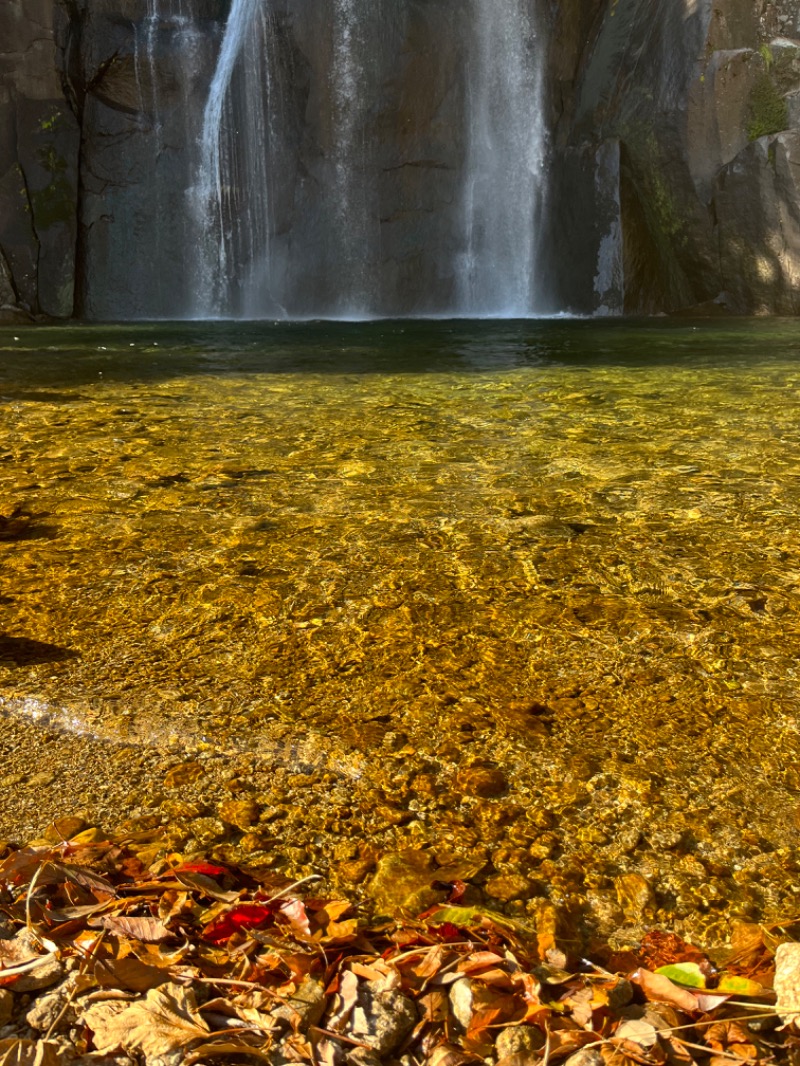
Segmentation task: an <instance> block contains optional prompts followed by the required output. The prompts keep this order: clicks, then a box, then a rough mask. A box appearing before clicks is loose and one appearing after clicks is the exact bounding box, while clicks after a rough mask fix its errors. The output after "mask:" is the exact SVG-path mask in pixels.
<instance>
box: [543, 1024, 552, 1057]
mask: <svg viewBox="0 0 800 1066" xmlns="http://www.w3.org/2000/svg"><path fill="white" fill-rule="evenodd" d="M544 1031H545V1041H544V1055H543V1056H542V1063H541V1066H550V1026H549V1025H548V1024H547V1022H545V1023H544Z"/></svg>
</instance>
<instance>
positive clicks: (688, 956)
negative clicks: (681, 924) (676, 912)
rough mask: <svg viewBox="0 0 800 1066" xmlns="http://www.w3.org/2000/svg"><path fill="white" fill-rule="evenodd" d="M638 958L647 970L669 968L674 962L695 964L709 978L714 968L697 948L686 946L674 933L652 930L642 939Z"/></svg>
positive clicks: (691, 945)
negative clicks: (661, 967)
mask: <svg viewBox="0 0 800 1066" xmlns="http://www.w3.org/2000/svg"><path fill="white" fill-rule="evenodd" d="M638 954H639V958H640V959H641V960H642V963H643V964H644V965H645V966H646V967H647V969H648V970H652V971H654V970H657V969H658V968H659V967H660V966H669V965H672V964H673V963H676V962H696V963H697V965H698V966H699V967H700V969H701V971H702V972H703V973H704V974H705V975H706V977H709V976H710V975H711V974H713V972H714V967H713V966H712V964H711V962H710V961H709V959H708V956H707V955H705V954H704V953H703V952H702V951H700V949H699V948H696V947H695V946H694V944H687V943H686V941H685V940H682V939H681V938H680V937H679V936H677V935H676V934H675V933H663V932H661V931H660V930H658V929H652V930H651V931H650V932H649V933H646V934H645V935H644V937H643V938H642V943H641V945H640V947H639V953H638Z"/></svg>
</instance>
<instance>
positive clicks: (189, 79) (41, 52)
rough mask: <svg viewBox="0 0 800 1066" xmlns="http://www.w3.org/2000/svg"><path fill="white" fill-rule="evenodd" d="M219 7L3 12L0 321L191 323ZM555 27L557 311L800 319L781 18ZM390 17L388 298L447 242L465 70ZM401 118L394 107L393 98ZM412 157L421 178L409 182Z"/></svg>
mask: <svg viewBox="0 0 800 1066" xmlns="http://www.w3.org/2000/svg"><path fill="white" fill-rule="evenodd" d="M310 2H311V0H302V2H301V3H299V4H297V5H294V6H293V8H292V10H294V9H295V8H297V9H298V10H301V11H302V10H305V8H307V7H308V5H309V3H310ZM229 6H230V0H159V3H158V5H154V4H153V3H152V0H4V2H3V3H2V4H0V42H2V43H1V44H0V47H1V48H2V52H0V316H5V317H6V318H9V317H25V316H28V315H30V316H36V315H46V316H50V317H55V318H59V317H62V318H63V317H69V316H70V315H72V314H78V315H82V316H85V317H88V318H93V319H114V318H126V317H159V316H170V315H175V314H176V310H180V309H182V308H185V307H186V306H187V304H188V302H189V300H190V296H191V293H190V291H189V290H190V289H191V286H192V284H193V280H192V272H191V270H190V269H189V268H188V264H190V261H191V260H192V257H193V256H194V255H195V251H196V249H194V248H193V246H192V237H191V221H192V220H191V212H190V210H189V209H188V207H187V202H186V199H187V190H188V189H189V187H190V186H191V182H192V180H193V179H192V173H193V166H194V162H195V159H194V153H195V152H196V145H197V140H198V134H199V124H200V121H201V119H202V112H203V107H204V100H205V94H206V92H207V89H208V85H209V82H210V79H211V76H212V73H213V70H214V65H215V62H216V57H217V54H218V51H219V46H220V40H221V35H222V32H223V28H224V24H225V19H226V17H227V14H228V10H229ZM278 6H279V7H282V8H283V7H285V5H283V4H279V5H278ZM401 9H402V14H401ZM156 11H157V15H156V14H155V12H156ZM286 12H289V8H288V7H286ZM286 12H284V15H283V16H281V18H282V22H281V25H282V26H284V27H288V28H287V29H286V32H287V33H289V31H290V29H291V27H290V21H291V20H290V18H289V15H288V14H286ZM546 14H547V18H548V22H549V40H550V50H549V60H548V63H549V67H548V70H549V76H548V108H549V118H550V128H551V131H552V133H551V136H552V146H551V162H550V168H549V169H550V177H551V180H550V188H549V194H548V202H547V209H546V212H545V214H546V222H545V232H544V234H543V242H544V246H545V255H544V257H543V263H544V267H545V273H546V279H545V281H546V286H547V290H548V302H549V304H550V305H551V306H552V307H553V308H554V309H564V308H567V309H570V310H574V311H579V312H584V313H596V312H600V313H608V314H619V313H658V312H662V311H666V312H671V311H678V310H685V309H690V308H696V309H699V310H701V311H702V310H708V311H720V310H729V311H734V312H741V313H772V314H788V315H793V314H798V313H800V8H799V7H798V5H797V3H796V0H551V2H550V4H549V7H548V10H547V12H546ZM387 18H388V19H389V24H388V26H385V27H384V29H383V31H382V32H384V31H385V33H386V37H385V38H384V43H383V44H382V46H381V47H388V45H387V44H386V42H387V41H388V42H389V43H390V44H391V47H392V53H393V55H394V54H395V53H396V59H395V60H393V61H392V63H391V64H390V65H389V68H387V69H391V80H392V85H391V93H389V92H388V91H384V90H386V89H387V87H386V86H383V87H381V86H378V87H376V106H375V112H374V119H375V121H374V135H375V138H376V139H377V141H378V142H380V150H379V151H376V152H375V159H376V160H377V162H376V167H377V168H378V171H379V173H377V172H376V181H377V182H379V184H380V188H381V195H382V196H383V197H384V198H385V203H387V204H389V206H390V208H391V211H390V212H389V213H388V214H387V218H389V217H390V218H391V224H390V225H388V226H387V233H391V241H390V243H389V244H388V245H387V247H386V249H385V258H386V261H385V262H384V263H382V264H381V270H382V276H383V278H384V284H385V285H388V286H389V287H390V288H392V287H397V288H398V289H399V288H401V287H402V286H405V285H419V283H420V282H419V270H418V269H415V267H414V262H415V259H414V248H415V247H416V245H417V244H419V242H422V241H425V240H429V239H430V238H431V234H434V235H436V234H438V236H436V239H437V240H438V239H441V240H446V239H447V229H448V224H447V217H448V212H452V189H451V186H452V182H453V174H454V171H455V170H456V169H457V167H458V165H459V155H458V151H457V150H456V149H454V147H453V145H452V144H450V143H449V142H448V136H447V131H448V129H449V128H451V127H452V125H453V123H454V122H455V121H457V119H458V108H459V103H458V100H459V93H458V91H455V89H454V86H455V88H457V85H456V83H457V82H458V79H459V77H460V75H459V62H460V60H459V56H458V55H456V54H454V53H453V52H452V50H451V51H448V47H447V40H448V33H447V32H446V31H447V25H448V19H449V18H451V15H450V14H448V5H447V4H444V3H442V2H441V0H402V2H400V0H398V4H397V7H396V8H393V9H392V14H391V17H389V16H387ZM291 36H292V41H291V47H290V48H287V51H286V56H287V60H286V62H287V63H289V64H290V65H291V69H292V71H293V72H294V77H295V82H296V84H295V90H294V98H293V99H292V100H290V101H283V106H287V107H291V108H294V112H295V113H296V114H297V115H298V116H301V117H302V116H303V115H304V114H305V113H306V109H307V108H308V107H309V106H310V105H309V100H311V101H312V103H313V99H312V98H313V93H314V92H315V91H319V86H320V85H321V84H322V83H321V82H320V80H319V79H318V78H317V79H315V77H314V70H315V64H317V65H318V63H319V62H320V56H319V55H318V54H317V53H318V52H319V50H320V49H321V48H322V47H323V45H322V43H321V42H320V39H319V35H315V34H310V33H302V32H300V31H299V30H298V31H297V32H293V33H292V34H291ZM395 45H396V48H395ZM434 75H435V76H434ZM315 85H316V86H317V88H316V89H315V88H314V86H315ZM396 99H400V100H401V101H402V106H401V107H400V108H399V109H398V108H397V107H396V106H394V105H392V106H389V104H388V103H387V101H391V100H396ZM412 113H413V115H415V116H418V117H419V116H422V118H420V119H419V121H417V120H412V119H411V118H410V117H409V115H410V114H412ZM298 121H299V120H298ZM297 144H298V150H297V155H296V157H295V158H294V160H293V161H291V165H292V166H293V167H295V168H297V174H298V181H299V182H303V183H304V184H303V189H304V190H305V191H304V193H303V196H305V197H306V198H307V202H306V206H305V208H304V214H303V217H304V219H305V225H307V226H312V227H313V225H314V218H315V215H314V211H315V201H314V195H313V188H314V181H315V174H321V173H323V172H324V167H322V162H321V157H320V152H322V153H323V154H324V130H316V131H315V130H314V129H310V128H305V129H302V128H299V126H298V130H297ZM409 153H410V155H409ZM412 156H413V158H414V159H422V160H425V161H426V164H427V165H426V166H425V167H420V166H408V165H406V163H407V159H408V158H411V157H412ZM287 165H289V164H288V163H287ZM309 190H310V191H309ZM320 195H324V194H320ZM304 202H305V201H304ZM284 209H285V208H284V205H282V204H281V203H278V204H277V208H276V210H277V227H278V229H280V224H281V223H280V216H281V212H282V211H283V210H284ZM403 271H405V273H403ZM409 271H410V273H409ZM319 283H320V284H321V283H322V282H319ZM441 284H445V282H443V281H442V279H440V278H435V277H431V278H429V279H427V280H426V281H425V285H426V286H435V285H441Z"/></svg>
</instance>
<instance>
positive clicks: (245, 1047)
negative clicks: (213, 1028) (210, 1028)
mask: <svg viewBox="0 0 800 1066" xmlns="http://www.w3.org/2000/svg"><path fill="white" fill-rule="evenodd" d="M218 1055H246V1056H247V1057H248V1059H259V1060H260V1061H261V1062H269V1063H274V1062H275V1056H274V1055H272V1054H269V1053H268V1052H266V1051H262V1050H261V1049H260V1048H256V1047H253V1046H252V1044H245V1043H244V1042H241V1043H237V1042H236V1041H233V1040H225V1041H220V1042H212V1043H210V1044H201V1045H200V1047H198V1048H195V1050H194V1051H191V1052H189V1054H188V1055H187V1056H186V1058H185V1059H184V1062H185V1063H186V1066H194V1064H195V1063H202V1062H205V1061H206V1059H209V1058H216V1057H217V1056H218Z"/></svg>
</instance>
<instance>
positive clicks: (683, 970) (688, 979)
mask: <svg viewBox="0 0 800 1066" xmlns="http://www.w3.org/2000/svg"><path fill="white" fill-rule="evenodd" d="M656 973H657V974H660V975H661V976H662V977H668V978H669V979H670V981H675V983H676V984H679V985H683V986H684V987H685V988H705V987H706V978H705V974H704V973H703V971H702V970H701V969H700V967H699V966H698V965H697V963H696V962H675V963H671V964H670V965H668V966H659V967H658V969H657V970H656Z"/></svg>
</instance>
